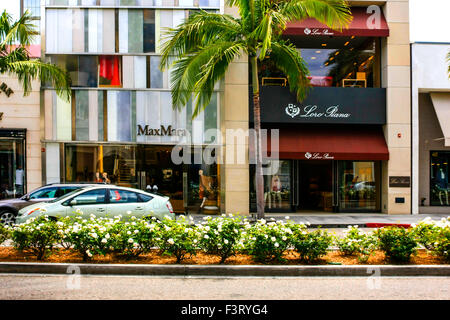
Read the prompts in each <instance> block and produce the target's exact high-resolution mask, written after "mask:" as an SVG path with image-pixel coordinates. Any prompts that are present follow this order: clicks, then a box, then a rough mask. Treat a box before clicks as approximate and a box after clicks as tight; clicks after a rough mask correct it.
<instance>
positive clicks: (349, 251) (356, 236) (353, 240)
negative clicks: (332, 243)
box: [336, 226, 364, 256]
mask: <svg viewBox="0 0 450 320" xmlns="http://www.w3.org/2000/svg"><path fill="white" fill-rule="evenodd" d="M344 234H345V236H344V237H342V238H337V239H336V245H337V247H338V249H339V251H340V252H341V254H343V255H345V256H352V255H356V254H357V253H358V252H359V243H360V242H361V240H362V239H363V238H364V233H363V232H362V231H361V230H360V229H358V226H348V227H347V229H346V230H345V231H344Z"/></svg>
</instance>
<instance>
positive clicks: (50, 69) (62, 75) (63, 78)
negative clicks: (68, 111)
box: [7, 59, 71, 101]
mask: <svg viewBox="0 0 450 320" xmlns="http://www.w3.org/2000/svg"><path fill="white" fill-rule="evenodd" d="M7 71H8V72H12V73H14V74H16V75H17V77H18V80H19V82H20V83H21V84H22V87H23V91H24V95H28V94H29V93H30V92H31V90H32V88H31V82H32V80H36V79H40V80H41V81H42V82H44V83H46V82H49V83H51V84H52V86H53V87H54V88H55V90H56V93H57V94H58V95H59V96H61V97H63V98H64V99H65V100H67V101H69V100H70V96H71V89H70V85H71V80H70V77H69V75H68V73H67V72H65V71H64V70H62V69H60V68H59V67H58V66H56V65H54V64H50V63H45V62H42V61H41V60H39V59H33V60H24V61H13V62H10V63H9V64H8V65H7Z"/></svg>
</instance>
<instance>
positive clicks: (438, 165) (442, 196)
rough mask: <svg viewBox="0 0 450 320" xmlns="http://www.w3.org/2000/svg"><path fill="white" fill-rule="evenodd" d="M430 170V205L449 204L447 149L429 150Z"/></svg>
mask: <svg viewBox="0 0 450 320" xmlns="http://www.w3.org/2000/svg"><path fill="white" fill-rule="evenodd" d="M430 160H431V161H430V162H431V166H430V167H431V170H430V189H431V190H430V197H431V201H430V204H431V205H432V206H449V205H450V204H449V201H450V198H449V193H450V184H449V166H448V163H449V160H450V152H449V151H432V152H431V159H430Z"/></svg>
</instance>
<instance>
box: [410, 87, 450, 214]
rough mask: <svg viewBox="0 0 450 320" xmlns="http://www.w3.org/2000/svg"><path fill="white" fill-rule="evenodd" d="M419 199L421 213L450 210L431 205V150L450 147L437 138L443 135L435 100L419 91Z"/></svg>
mask: <svg viewBox="0 0 450 320" xmlns="http://www.w3.org/2000/svg"><path fill="white" fill-rule="evenodd" d="M419 119H420V122H419V145H418V152H419V178H418V179H417V180H418V182H419V183H418V184H419V199H418V200H419V201H420V204H421V203H422V198H425V201H424V202H423V204H424V206H420V208H419V212H420V213H437V212H450V208H449V207H437V206H433V207H429V205H430V159H431V157H430V151H432V150H433V151H434V150H440V151H444V150H445V151H450V147H445V146H444V141H443V140H438V141H436V140H435V139H437V138H441V137H442V136H443V134H442V130H441V126H440V124H439V121H438V118H437V116H436V112H435V110H434V106H433V102H432V100H431V97H430V94H429V93H419Z"/></svg>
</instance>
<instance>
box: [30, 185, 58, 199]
mask: <svg viewBox="0 0 450 320" xmlns="http://www.w3.org/2000/svg"><path fill="white" fill-rule="evenodd" d="M57 189H58V188H57V187H52V188H44V189H40V190H37V191H35V192H32V193H31V194H30V199H48V198H55V197H56V191H57Z"/></svg>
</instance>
